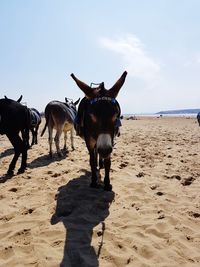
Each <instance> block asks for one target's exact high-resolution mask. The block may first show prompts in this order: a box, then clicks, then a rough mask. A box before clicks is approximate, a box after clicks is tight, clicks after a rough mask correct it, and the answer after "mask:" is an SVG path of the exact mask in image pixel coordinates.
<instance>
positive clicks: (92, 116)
mask: <svg viewBox="0 0 200 267" xmlns="http://www.w3.org/2000/svg"><path fill="white" fill-rule="evenodd" d="M90 117H91V119H92V121H93V122H95V123H96V122H97V117H96V116H95V115H94V114H90Z"/></svg>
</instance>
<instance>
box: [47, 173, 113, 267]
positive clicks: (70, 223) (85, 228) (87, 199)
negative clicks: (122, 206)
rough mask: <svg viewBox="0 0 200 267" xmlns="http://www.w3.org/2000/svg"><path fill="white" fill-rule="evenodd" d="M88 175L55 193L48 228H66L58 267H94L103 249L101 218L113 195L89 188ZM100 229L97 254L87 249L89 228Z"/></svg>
mask: <svg viewBox="0 0 200 267" xmlns="http://www.w3.org/2000/svg"><path fill="white" fill-rule="evenodd" d="M89 185H90V173H88V172H85V175H82V176H80V177H78V178H75V179H73V180H72V181H70V182H69V183H68V184H66V185H65V186H62V187H60V188H59V189H58V191H59V192H58V195H57V206H56V211H55V214H54V215H53V216H52V218H51V224H52V225H54V224H57V223H58V222H63V224H64V226H65V228H66V240H65V247H64V256H63V259H62V262H61V264H60V267H86V266H87V267H98V266H99V262H98V258H99V256H100V253H101V248H102V246H103V235H104V230H105V223H104V220H105V218H106V217H107V216H108V215H109V207H110V205H111V203H112V201H113V200H114V192H107V191H104V190H103V187H102V188H99V189H94V188H90V187H89ZM100 223H101V225H102V231H101V241H100V243H99V248H98V249H97V251H95V250H94V248H93V247H92V246H91V241H92V235H93V228H94V227H95V226H96V225H98V224H100Z"/></svg>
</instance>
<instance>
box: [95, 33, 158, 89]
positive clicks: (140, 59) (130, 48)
mask: <svg viewBox="0 0 200 267" xmlns="http://www.w3.org/2000/svg"><path fill="white" fill-rule="evenodd" d="M100 44H101V46H102V47H104V48H106V49H109V50H111V51H113V52H115V53H116V54H118V55H119V56H121V58H122V60H123V63H124V64H125V65H126V68H127V71H128V73H129V75H130V76H133V77H135V78H138V79H141V80H143V81H144V82H146V83H151V84H152V83H155V82H156V81H158V80H159V79H160V76H161V75H160V70H161V68H160V64H159V63H157V62H156V61H155V60H154V59H153V58H152V57H150V56H149V55H148V52H147V51H146V50H145V46H144V44H143V43H142V42H141V40H140V39H139V38H138V37H137V36H135V35H127V36H126V37H125V38H116V39H110V38H106V37H103V38H100Z"/></svg>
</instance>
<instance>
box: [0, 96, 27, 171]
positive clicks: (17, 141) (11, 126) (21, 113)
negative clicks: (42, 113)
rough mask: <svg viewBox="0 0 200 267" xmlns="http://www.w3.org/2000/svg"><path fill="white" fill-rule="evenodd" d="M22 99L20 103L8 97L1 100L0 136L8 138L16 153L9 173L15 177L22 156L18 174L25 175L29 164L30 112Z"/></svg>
mask: <svg viewBox="0 0 200 267" xmlns="http://www.w3.org/2000/svg"><path fill="white" fill-rule="evenodd" d="M21 98H22V96H21V97H20V98H19V99H18V101H15V100H12V99H9V98H7V97H5V98H2V99H0V134H5V135H6V136H7V137H8V139H9V140H10V142H11V144H12V145H13V147H14V152H15V154H14V157H13V159H12V161H11V163H10V165H9V168H8V171H7V174H9V175H13V172H14V168H15V165H16V162H17V160H18V158H19V156H20V154H22V161H21V166H20V168H19V170H18V173H23V172H24V171H25V169H26V164H27V150H28V140H29V123H30V112H29V110H28V108H27V107H26V106H23V105H22V104H20V103H19V102H20V101H21ZM19 132H21V136H22V137H20V135H19Z"/></svg>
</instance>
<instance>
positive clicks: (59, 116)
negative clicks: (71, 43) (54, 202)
mask: <svg viewBox="0 0 200 267" xmlns="http://www.w3.org/2000/svg"><path fill="white" fill-rule="evenodd" d="M126 76H127V72H126V71H125V72H124V73H123V74H122V75H121V77H120V78H119V79H118V80H117V82H116V83H115V84H114V85H113V86H112V88H110V89H105V87H104V83H103V82H102V83H100V84H98V86H97V87H95V88H92V87H91V86H89V85H87V84H86V83H84V82H82V81H80V80H79V79H78V78H77V77H76V76H75V75H74V74H71V77H72V78H73V80H74V81H75V82H76V84H77V86H78V87H79V88H80V89H81V90H82V91H83V92H84V94H85V97H84V98H82V100H81V102H80V104H79V107H78V111H77V109H76V106H77V105H78V103H79V100H80V99H78V100H77V101H76V102H73V101H71V100H69V99H67V98H66V99H65V102H60V101H51V102H50V103H48V105H47V106H46V108H45V118H46V123H45V126H44V129H43V130H42V133H41V135H43V134H44V132H45V130H46V128H48V132H49V150H50V151H49V153H50V156H52V142H53V138H52V132H53V129H56V135H55V138H54V141H55V145H56V149H57V153H58V155H60V156H61V155H62V152H61V150H60V145H59V140H60V136H61V134H62V132H64V140H65V142H64V148H65V149H66V139H67V132H68V131H71V145H72V149H74V144H73V133H72V132H73V128H74V126H75V129H76V131H77V134H78V135H80V136H81V137H82V138H83V139H84V140H85V143H86V146H87V149H88V151H89V155H90V166H91V172H92V177H91V187H98V186H99V185H98V176H99V168H104V169H105V176H104V189H105V190H108V191H111V190H112V186H111V184H110V176H109V173H110V166H111V158H110V156H111V153H112V150H113V144H114V137H115V136H116V135H118V134H119V126H120V112H121V111H120V105H119V103H118V101H117V100H116V97H117V95H118V93H119V90H120V89H121V87H122V86H123V84H124V82H125V79H126ZM21 98H22V97H20V99H18V100H17V101H15V100H11V99H8V98H7V97H5V98H2V99H0V134H6V136H7V137H8V139H9V140H10V142H11V144H12V145H13V147H14V157H13V159H12V160H11V163H10V165H9V168H8V171H7V174H8V175H12V174H13V172H14V168H15V165H16V162H17V160H18V158H19V156H20V154H22V160H21V166H20V168H19V170H18V173H23V172H24V171H25V169H26V166H27V150H28V148H29V147H30V146H29V131H30V130H31V131H32V133H33V139H32V143H31V145H33V144H35V143H37V131H38V127H39V125H40V123H41V117H40V114H39V112H38V111H37V110H35V109H30V108H28V107H26V106H25V105H22V104H21V103H20V101H21ZM20 133H21V135H20ZM98 167H99V168H98Z"/></svg>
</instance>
